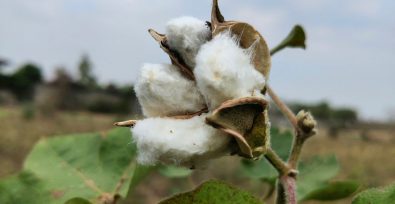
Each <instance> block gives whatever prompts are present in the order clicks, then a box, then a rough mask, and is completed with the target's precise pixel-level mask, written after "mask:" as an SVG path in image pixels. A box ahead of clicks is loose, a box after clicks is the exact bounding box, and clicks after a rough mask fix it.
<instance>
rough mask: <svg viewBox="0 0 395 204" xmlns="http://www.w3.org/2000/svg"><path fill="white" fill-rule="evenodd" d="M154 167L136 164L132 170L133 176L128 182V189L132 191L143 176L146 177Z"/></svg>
mask: <svg viewBox="0 0 395 204" xmlns="http://www.w3.org/2000/svg"><path fill="white" fill-rule="evenodd" d="M155 168H156V167H155V166H142V165H137V167H136V168H135V169H134V172H133V178H132V180H131V181H130V184H129V191H133V190H134V188H135V187H136V186H137V184H139V183H140V182H141V181H142V180H143V179H144V178H146V177H147V176H148V175H149V174H150V173H151V171H153V170H154V169H155ZM128 194H129V192H128Z"/></svg>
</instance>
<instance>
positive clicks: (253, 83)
mask: <svg viewBox="0 0 395 204" xmlns="http://www.w3.org/2000/svg"><path fill="white" fill-rule="evenodd" d="M252 54H253V53H251V50H245V49H242V48H240V47H239V45H238V42H237V39H235V38H233V37H232V36H231V34H230V33H229V32H224V33H221V34H219V35H217V36H216V37H215V38H214V39H212V40H211V41H210V42H208V43H206V44H204V45H203V46H202V47H201V48H200V50H199V53H198V55H197V57H196V67H195V70H194V74H195V77H196V81H197V85H198V87H199V90H200V91H201V93H202V94H203V95H204V98H205V99H206V103H207V104H208V106H209V109H210V110H212V109H215V108H216V107H218V106H219V105H220V104H221V103H223V102H224V101H226V100H230V99H234V98H241V97H247V96H256V93H257V92H259V91H260V90H261V89H263V87H264V86H265V78H264V76H263V75H262V74H261V73H259V72H258V71H256V70H255V68H254V66H253V65H252V63H251V55H252Z"/></svg>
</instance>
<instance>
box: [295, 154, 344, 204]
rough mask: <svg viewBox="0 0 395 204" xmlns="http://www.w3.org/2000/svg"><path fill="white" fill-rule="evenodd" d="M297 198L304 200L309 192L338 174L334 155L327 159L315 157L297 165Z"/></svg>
mask: <svg viewBox="0 0 395 204" xmlns="http://www.w3.org/2000/svg"><path fill="white" fill-rule="evenodd" d="M299 172H300V173H299V176H298V181H297V185H298V189H297V192H298V196H299V198H300V199H304V197H305V196H307V195H308V194H309V193H310V192H312V191H314V190H315V189H318V188H321V187H322V186H323V185H325V184H326V182H327V181H328V180H330V179H332V178H333V177H335V176H336V174H337V173H338V172H339V165H338V163H337V160H336V157H335V156H334V155H332V156H327V157H319V156H315V157H313V158H311V159H310V160H308V161H302V162H301V163H300V165H299Z"/></svg>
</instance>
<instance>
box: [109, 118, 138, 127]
mask: <svg viewBox="0 0 395 204" xmlns="http://www.w3.org/2000/svg"><path fill="white" fill-rule="evenodd" d="M136 123H137V120H127V121H122V122H115V123H114V124H113V125H114V126H117V127H134V126H135V125H136Z"/></svg>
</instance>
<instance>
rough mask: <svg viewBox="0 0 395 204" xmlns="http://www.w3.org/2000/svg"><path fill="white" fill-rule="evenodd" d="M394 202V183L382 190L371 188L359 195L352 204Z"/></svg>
mask: <svg viewBox="0 0 395 204" xmlns="http://www.w3.org/2000/svg"><path fill="white" fill-rule="evenodd" d="M394 201H395V183H393V184H391V185H389V186H387V187H384V188H372V189H368V190H365V191H363V192H361V193H359V194H358V195H357V196H356V197H355V198H354V200H353V201H352V204H389V203H394Z"/></svg>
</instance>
